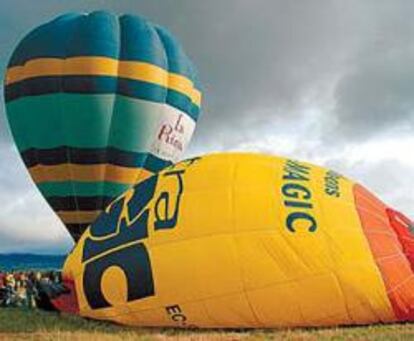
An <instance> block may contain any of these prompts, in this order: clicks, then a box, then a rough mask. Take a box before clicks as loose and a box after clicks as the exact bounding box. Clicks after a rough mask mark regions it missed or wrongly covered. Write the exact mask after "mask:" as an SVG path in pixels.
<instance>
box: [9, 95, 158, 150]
mask: <svg viewBox="0 0 414 341" xmlns="http://www.w3.org/2000/svg"><path fill="white" fill-rule="evenodd" d="M165 110H166V107H165V105H162V104H159V103H153V102H148V101H144V100H140V99H134V98H129V97H124V96H121V95H113V94H99V95H80V94H62V93H61V94H51V95H43V96H32V97H25V98H21V99H18V100H16V101H12V102H10V103H8V104H7V114H8V119H9V123H10V126H11V128H12V129H11V130H12V132H13V135H14V138H15V141H16V144H17V147H18V149H19V150H20V151H24V150H26V149H29V148H38V149H52V148H56V147H59V146H62V145H66V146H71V147H76V148H105V147H108V146H111V147H114V148H117V149H120V150H125V151H130V152H137V153H145V152H148V150H149V149H150V147H151V143H152V141H153V139H154V136H155V134H156V133H157V129H158V122H159V120H160V119H161V117H162V116H163V115H164V111H165ZM28 127H30V129H31V131H30V134H28V131H27V129H28Z"/></svg>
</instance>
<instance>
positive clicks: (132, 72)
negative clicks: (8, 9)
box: [5, 12, 201, 239]
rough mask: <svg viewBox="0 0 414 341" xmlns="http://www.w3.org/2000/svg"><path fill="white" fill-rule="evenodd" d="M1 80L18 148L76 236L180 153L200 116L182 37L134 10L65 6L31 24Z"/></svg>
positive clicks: (197, 95) (56, 210)
mask: <svg viewBox="0 0 414 341" xmlns="http://www.w3.org/2000/svg"><path fill="white" fill-rule="evenodd" d="M5 79H6V81H5V99H6V105H7V116H8V119H9V123H10V127H11V130H12V133H13V136H14V139H15V142H16V144H17V147H18V149H19V152H20V154H21V156H22V158H23V161H24V163H25V165H26V167H27V168H28V170H29V172H30V175H31V176H32V178H33V180H34V182H35V183H36V184H37V186H38V188H39V190H40V191H41V192H42V194H43V195H44V197H45V198H46V200H47V201H48V203H49V204H50V206H51V207H52V208H53V209H54V211H55V212H56V213H57V214H58V215H59V217H60V218H61V219H62V221H63V222H64V223H65V224H66V226H67V228H68V230H69V232H70V233H71V235H72V236H73V237H74V238H75V239H76V238H77V237H78V236H79V235H80V234H81V233H82V232H83V230H84V229H85V228H86V226H87V225H89V224H90V223H91V222H92V221H93V220H95V218H96V217H97V216H98V215H99V213H100V212H101V211H102V209H103V208H104V207H106V205H107V204H109V203H110V202H111V201H112V200H113V199H114V198H115V197H117V196H118V195H120V194H122V193H123V192H124V191H125V190H126V189H128V188H130V187H131V186H132V185H133V184H135V183H136V182H137V181H138V180H139V179H142V178H145V177H146V176H149V175H150V174H152V173H153V172H156V171H159V170H160V169H162V168H163V167H165V166H168V165H169V164H171V161H177V159H178V158H179V156H180V155H181V153H182V152H183V150H184V149H185V148H186V145H187V143H188V142H189V139H190V138H191V135H192V133H193V130H194V128H195V122H196V121H197V118H198V115H199V109H200V101H201V93H200V91H199V90H198V89H199V85H198V82H197V78H196V73H195V70H194V67H193V64H192V63H191V62H190V61H189V59H188V57H187V56H186V55H185V53H184V52H183V50H182V48H181V46H180V44H179V43H178V42H177V41H176V40H175V38H174V37H173V36H172V35H171V34H170V33H169V32H168V31H167V30H165V29H164V28H162V27H159V26H157V25H154V24H152V23H150V22H149V21H147V20H145V19H142V18H140V17H137V16H132V15H124V16H120V17H117V16H114V15H112V14H109V13H107V12H94V13H91V14H89V15H87V14H67V15H63V16H61V17H58V18H57V19H55V20H53V21H51V22H49V23H46V24H45V25H42V26H40V27H38V28H36V29H35V30H33V31H32V32H30V33H29V34H28V35H27V36H26V37H25V38H24V39H23V40H22V41H21V42H20V44H19V45H18V46H17V48H16V49H15V51H14V53H13V55H12V57H11V59H10V62H9V65H8V69H7V74H6V77H5Z"/></svg>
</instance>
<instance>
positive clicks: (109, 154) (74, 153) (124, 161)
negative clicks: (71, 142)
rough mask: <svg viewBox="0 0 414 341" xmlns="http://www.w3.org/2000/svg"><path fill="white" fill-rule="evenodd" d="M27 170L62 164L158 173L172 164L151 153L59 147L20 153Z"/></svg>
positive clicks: (34, 149)
mask: <svg viewBox="0 0 414 341" xmlns="http://www.w3.org/2000/svg"><path fill="white" fill-rule="evenodd" d="M20 155H21V157H22V159H23V162H24V163H25V165H26V167H27V168H31V167H34V166H37V165H45V166H53V165H59V164H64V163H71V164H78V165H92V164H111V165H117V166H122V167H133V168H135V167H143V168H145V169H146V170H148V171H150V172H153V173H154V172H158V171H160V170H161V169H164V168H165V167H167V166H170V165H171V164H172V162H171V161H167V160H163V159H160V158H159V157H157V156H155V155H152V154H151V153H136V152H129V151H124V150H120V149H117V148H113V147H107V148H75V147H67V146H61V147H57V148H53V149H37V148H30V149H27V150H25V151H22V152H21V153H20Z"/></svg>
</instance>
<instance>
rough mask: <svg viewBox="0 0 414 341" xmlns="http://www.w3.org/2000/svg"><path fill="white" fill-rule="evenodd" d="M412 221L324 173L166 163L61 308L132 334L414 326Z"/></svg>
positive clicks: (94, 246) (122, 202) (100, 237)
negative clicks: (171, 329) (160, 329)
mask: <svg viewBox="0 0 414 341" xmlns="http://www.w3.org/2000/svg"><path fill="white" fill-rule="evenodd" d="M413 229H414V227H413V225H412V223H411V221H410V220H409V219H407V218H406V217H404V216H403V215H402V214H400V213H398V212H397V211H394V210H393V209H391V208H389V207H388V206H386V205H385V204H384V203H383V202H381V201H380V200H379V199H377V198H376V197H375V196H374V195H372V194H371V193H370V192H368V191H367V190H366V189H364V188H363V187H362V186H361V185H359V184H357V183H354V182H352V181H350V180H348V179H347V178H345V177H343V176H341V175H339V174H337V173H335V172H333V171H330V170H327V169H324V168H320V167H316V166H313V165H310V164H307V163H303V162H298V161H294V160H289V159H283V158H278V157H272V156H265V155H254V154H217V155H211V156H206V157H202V158H195V159H191V160H186V161H183V162H181V163H178V164H177V165H175V166H170V167H168V168H166V169H165V170H163V171H161V172H159V173H157V174H155V175H154V176H152V177H149V178H147V179H146V180H144V181H141V182H140V183H139V184H137V185H136V186H135V187H134V188H133V189H131V190H129V191H127V192H126V193H124V194H123V195H122V196H120V197H119V198H117V199H116V200H115V201H114V202H112V203H111V204H110V205H109V206H108V207H107V208H106V209H105V211H104V212H103V213H102V214H101V215H100V216H99V217H98V219H97V220H96V221H95V222H94V223H93V224H92V225H91V226H90V227H89V228H88V229H87V230H86V232H85V233H84V234H83V235H82V237H81V239H80V240H79V242H78V244H77V245H76V246H75V248H74V250H73V251H72V252H71V254H70V255H69V256H68V258H67V260H66V263H65V266H64V270H63V277H64V283H65V285H66V286H67V288H68V289H70V290H71V293H70V294H63V295H61V296H60V297H59V298H57V299H56V300H55V301H54V304H55V305H56V306H57V307H58V308H59V309H61V310H63V311H71V312H74V313H77V314H80V315H81V316H85V317H89V318H93V319H102V320H110V321H114V322H117V323H121V324H127V325H136V326H180V327H192V326H193V327H278V326H284V327H293V326H329V325H339V324H369V323H375V322H392V321H406V320H414V305H413V302H414V275H413V269H412V264H413V261H414V258H413V257H414V238H413V235H412V233H413Z"/></svg>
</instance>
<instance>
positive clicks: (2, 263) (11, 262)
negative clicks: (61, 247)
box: [0, 254, 66, 271]
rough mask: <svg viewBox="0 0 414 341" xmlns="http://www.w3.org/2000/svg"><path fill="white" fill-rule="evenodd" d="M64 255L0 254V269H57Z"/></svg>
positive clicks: (60, 265)
mask: <svg viewBox="0 0 414 341" xmlns="http://www.w3.org/2000/svg"><path fill="white" fill-rule="evenodd" d="M65 258H66V256H60V255H34V254H0V271H10V270H58V269H61V268H62V267H63V262H64V260H65Z"/></svg>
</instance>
